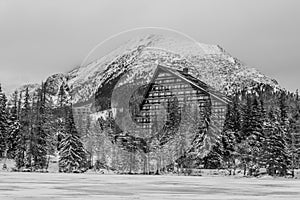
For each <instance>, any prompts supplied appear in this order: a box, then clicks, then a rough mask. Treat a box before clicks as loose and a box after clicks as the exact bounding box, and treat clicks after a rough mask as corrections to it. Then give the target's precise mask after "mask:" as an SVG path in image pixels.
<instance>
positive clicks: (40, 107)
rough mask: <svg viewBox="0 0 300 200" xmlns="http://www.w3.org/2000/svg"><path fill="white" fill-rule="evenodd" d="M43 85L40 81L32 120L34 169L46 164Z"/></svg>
mask: <svg viewBox="0 0 300 200" xmlns="http://www.w3.org/2000/svg"><path fill="white" fill-rule="evenodd" d="M45 103H46V102H45V86H44V83H42V87H41V90H40V91H39V92H38V96H37V103H36V105H35V113H36V115H35V122H34V125H35V126H34V153H33V161H34V167H35V169H44V168H45V167H46V164H47V133H46V132H45V122H46V118H45V117H46V115H45V114H46V113H45Z"/></svg>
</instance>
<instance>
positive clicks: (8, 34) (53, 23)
mask: <svg viewBox="0 0 300 200" xmlns="http://www.w3.org/2000/svg"><path fill="white" fill-rule="evenodd" d="M299 9H300V1H299V0H147V1H146V0H94V1H93V0H80V1H79V0H19V1H17V0H0V82H1V83H3V84H5V85H6V87H9V88H11V87H14V86H16V85H19V84H23V83H28V82H38V83H39V82H41V80H43V79H45V78H46V77H47V76H49V75H51V74H53V73H57V72H65V71H68V70H69V69H72V68H73V67H75V66H76V65H79V64H80V63H81V62H82V60H83V59H84V57H85V56H86V55H87V53H88V52H89V51H90V50H91V49H92V48H93V47H94V46H95V45H96V44H97V43H99V42H101V41H103V40H104V39H106V38H107V37H109V36H111V35H112V34H115V33H118V32H120V31H124V30H127V29H131V28H135V27H145V26H156V27H157V26H158V27H167V28H171V29H176V30H178V31H181V32H184V33H186V34H188V35H190V36H191V37H193V38H195V39H196V40H198V41H199V42H202V43H208V44H218V45H220V46H222V47H223V48H224V49H226V50H227V51H228V52H229V53H231V54H232V55H233V56H235V57H237V58H239V59H240V60H242V61H244V62H245V63H247V64H248V65H249V66H254V67H256V68H257V69H259V70H260V71H261V72H263V73H264V74H266V75H268V76H270V77H273V78H275V79H276V80H278V81H279V83H280V84H281V85H282V86H283V87H285V88H287V89H289V90H292V91H295V90H296V88H300V80H299V76H300V59H299V58H300V51H299V46H300V39H299V37H300V11H299Z"/></svg>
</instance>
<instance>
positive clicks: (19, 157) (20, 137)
mask: <svg viewBox="0 0 300 200" xmlns="http://www.w3.org/2000/svg"><path fill="white" fill-rule="evenodd" d="M22 98H23V97H22V92H20V94H19V100H18V108H17V116H18V118H17V119H18V123H19V125H20V128H19V130H18V132H17V133H16V136H17V137H16V140H15V141H16V144H17V145H16V152H15V158H14V159H15V162H16V168H17V169H20V168H22V167H24V166H25V160H24V159H25V150H26V148H25V134H24V132H23V131H24V130H23V127H22V125H23V124H24V122H23V121H22V118H23V117H24V116H22Z"/></svg>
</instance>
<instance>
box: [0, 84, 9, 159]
mask: <svg viewBox="0 0 300 200" xmlns="http://www.w3.org/2000/svg"><path fill="white" fill-rule="evenodd" d="M6 103H7V99H6V96H5V94H4V93H3V92H2V88H1V84H0V158H1V157H6V154H7V136H8V133H7V128H8V113H7V109H6Z"/></svg>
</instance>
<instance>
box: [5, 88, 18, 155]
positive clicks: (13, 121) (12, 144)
mask: <svg viewBox="0 0 300 200" xmlns="http://www.w3.org/2000/svg"><path fill="white" fill-rule="evenodd" d="M20 128H21V125H20V122H19V119H18V92H17V91H15V92H14V93H13V98H12V106H11V108H10V109H9V128H8V133H9V134H8V157H9V158H12V159H14V158H15V157H16V153H17V147H18V141H19V140H20V134H21V133H20Z"/></svg>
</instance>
